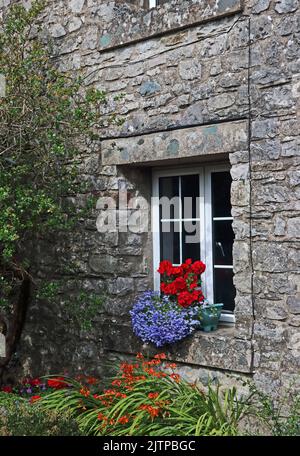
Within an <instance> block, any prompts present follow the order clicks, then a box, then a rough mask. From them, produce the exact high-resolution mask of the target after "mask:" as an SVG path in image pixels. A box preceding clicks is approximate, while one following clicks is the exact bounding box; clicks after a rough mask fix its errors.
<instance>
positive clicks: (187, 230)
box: [182, 221, 200, 261]
mask: <svg viewBox="0 0 300 456" xmlns="http://www.w3.org/2000/svg"><path fill="white" fill-rule="evenodd" d="M188 258H191V259H192V260H193V261H196V260H199V259H200V223H199V222H186V221H185V222H183V224H182V261H185V260H187V259H188Z"/></svg>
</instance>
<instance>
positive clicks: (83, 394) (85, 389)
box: [80, 388, 91, 397]
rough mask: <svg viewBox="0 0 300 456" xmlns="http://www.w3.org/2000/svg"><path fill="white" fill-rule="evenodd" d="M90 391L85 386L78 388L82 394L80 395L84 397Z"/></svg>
mask: <svg viewBox="0 0 300 456" xmlns="http://www.w3.org/2000/svg"><path fill="white" fill-rule="evenodd" d="M90 393H91V392H90V390H89V389H87V388H81V390H80V394H82V396H84V397H88V396H89V395H90Z"/></svg>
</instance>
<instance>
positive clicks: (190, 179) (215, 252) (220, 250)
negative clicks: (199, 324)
mask: <svg viewBox="0 0 300 456" xmlns="http://www.w3.org/2000/svg"><path fill="white" fill-rule="evenodd" d="M230 188H231V176H230V172H229V169H228V167H226V166H215V167H194V168H192V169H191V168H182V169H174V170H167V171H163V170H158V171H154V172H153V196H154V199H153V204H152V221H153V261H154V286H155V289H156V290H159V288H160V282H159V281H160V276H159V274H158V273H157V272H156V270H157V267H158V264H159V262H160V261H161V260H170V261H171V262H172V263H173V264H174V265H176V264H180V263H182V262H183V261H185V260H186V259H187V258H192V259H193V260H194V261H195V260H199V259H201V260H202V261H203V262H204V263H205V264H206V271H205V273H204V275H203V290H204V294H205V296H206V297H207V299H208V300H209V302H213V303H220V302H222V303H224V307H223V312H222V317H221V320H223V321H227V322H234V314H233V311H234V298H235V288H234V285H233V260H232V246H233V241H234V233H233V230H232V220H233V218H232V216H231V203H230Z"/></svg>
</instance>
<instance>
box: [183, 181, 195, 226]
mask: <svg viewBox="0 0 300 456" xmlns="http://www.w3.org/2000/svg"><path fill="white" fill-rule="evenodd" d="M181 198H182V217H183V218H199V199H198V198H199V174H193V175H190V176H182V177H181ZM197 203H198V204H197Z"/></svg>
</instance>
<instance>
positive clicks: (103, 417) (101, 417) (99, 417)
mask: <svg viewBox="0 0 300 456" xmlns="http://www.w3.org/2000/svg"><path fill="white" fill-rule="evenodd" d="M98 420H99V421H105V420H107V417H106V416H105V415H103V413H99V414H98Z"/></svg>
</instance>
